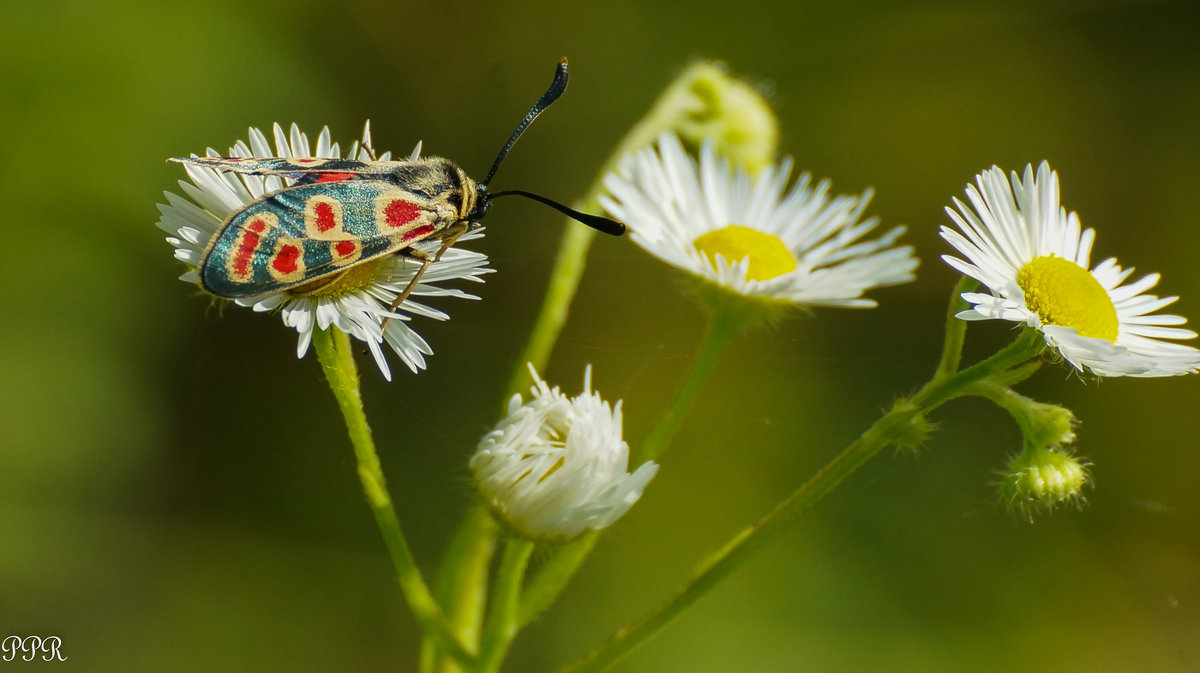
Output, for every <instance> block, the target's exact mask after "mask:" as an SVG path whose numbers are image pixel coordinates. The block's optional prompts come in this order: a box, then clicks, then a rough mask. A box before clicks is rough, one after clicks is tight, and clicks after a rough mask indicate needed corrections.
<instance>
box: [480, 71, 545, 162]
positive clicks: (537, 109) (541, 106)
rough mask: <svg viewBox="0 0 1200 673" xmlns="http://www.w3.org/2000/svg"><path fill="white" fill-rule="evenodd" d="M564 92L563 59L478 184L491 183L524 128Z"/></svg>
mask: <svg viewBox="0 0 1200 673" xmlns="http://www.w3.org/2000/svg"><path fill="white" fill-rule="evenodd" d="M566 90H567V59H566V57H563V60H561V61H559V63H558V67H557V68H555V69H554V81H553V82H551V83H550V88H549V89H546V93H544V94H542V97H541V98H539V99H538V102H536V103H534V104H533V107H531V108H529V112H527V113H525V118H524V119H522V120H521V123H520V124H517V129H516V130H515V131H513V134H512V137H510V138H509V139H508V142H507V143H506V144H505V145H504V149H502V150H500V154H499V155H497V156H496V161H495V162H494V163H493V164H492V170H490V171H488V174H487V177H486V178H484V179H483V182H482V183H480V184H483V185H486V184H488V183H489V182H491V181H492V176H493V175H495V174H496V169H497V168H500V162H501V161H504V157H505V155H507V154H508V151H509V150H511V149H512V146H513V145H516V144H517V138H520V137H521V134H522V133H524V132H525V127H527V126H529V124H530V123H532V122H533V120H534V119H537V116H538V115H540V114H542V110H545V109H546V108H548V107H550V104H551V103H553V102H554V101H556V100H558V97H559V96H561V95H563V92H564V91H566Z"/></svg>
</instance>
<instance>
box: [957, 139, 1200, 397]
mask: <svg viewBox="0 0 1200 673" xmlns="http://www.w3.org/2000/svg"><path fill="white" fill-rule="evenodd" d="M976 183H977V185H978V187H976V185H967V199H968V200H969V201H970V202H971V205H970V206H968V205H966V204H964V203H963V202H962V201H960V200H958V199H957V198H956V199H954V206H955V208H957V211H956V210H955V209H954V208H946V212H947V213H949V214H950V218H951V219H953V220H954V222H955V224H957V225H958V228H959V230H961V232H960V231H955V230H954V229H951V228H950V227H946V226H943V227H942V230H941V234H942V238H944V239H946V241H947V242H948V243H950V245H952V246H954V248H955V249H956V250H958V252H959V253H961V254H962V255H963V256H964V257H966V260H963V259H959V258H958V257H951V256H949V255H944V256H943V257H942V259H944V260H945V261H946V263H947V264H949V265H950V266H952V267H954V268H955V269H957V270H958V271H960V272H962V273H963V274H965V275H967V276H970V277H971V278H974V279H975V280H978V281H979V282H980V283H983V284H984V285H986V286H987V287H988V289H990V290H991V294H986V293H982V292H966V293H964V294H963V299H965V300H966V301H967V302H968V303H970V304H971V305H972V308H971V309H969V310H966V311H963V312H961V313H959V314H958V317H959V318H962V319H963V320H987V319H1001V320H1011V321H1014V322H1023V323H1025V324H1026V325H1028V326H1029V327H1032V328H1034V329H1037V330H1040V331H1041V333H1042V335H1043V336H1044V338H1045V340H1046V344H1047V345H1048V346H1050V347H1051V348H1053V349H1055V350H1056V351H1058V353H1059V354H1061V355H1062V357H1063V359H1064V360H1066V361H1067V362H1069V363H1071V365H1072V366H1073V367H1075V369H1077V370H1079V371H1088V372H1091V373H1093V374H1096V375H1098V376H1174V375H1179V374H1188V373H1192V372H1195V371H1196V370H1197V367H1198V366H1200V351H1198V350H1196V349H1195V348H1192V347H1190V346H1184V345H1182V344H1177V343H1172V342H1170V341H1164V339H1191V338H1193V337H1195V336H1196V333H1195V332H1193V331H1191V330H1187V329H1180V328H1177V327H1170V325H1182V324H1184V323H1185V322H1187V320H1186V319H1185V318H1183V317H1181V316H1177V315H1170V314H1164V313H1159V314H1154V311H1157V310H1159V309H1161V308H1162V307H1164V306H1167V305H1168V304H1171V303H1173V302H1174V301H1175V300H1176V299H1178V297H1164V298H1162V299H1160V298H1158V297H1156V296H1154V295H1151V294H1144V293H1145V292H1146V290H1149V289H1150V288H1152V287H1154V286H1155V285H1156V284H1157V283H1158V279H1159V275H1158V274H1157V273H1155V274H1150V275H1148V276H1144V277H1142V278H1141V279H1139V280H1138V281H1136V282H1134V283H1131V284H1128V285H1122V283H1124V282H1125V280H1126V279H1127V278H1128V277H1129V276H1130V275H1131V274H1132V273H1133V269H1132V268H1129V269H1122V268H1121V267H1120V266H1118V265H1117V260H1116V259H1114V258H1109V259H1106V260H1104V261H1103V262H1101V263H1099V264H1097V265H1096V266H1095V268H1091V269H1090V270H1089V261H1088V260H1089V258H1090V256H1091V252H1092V242H1093V241H1094V239H1095V231H1093V230H1092V229H1082V228H1081V226H1080V224H1079V217H1078V216H1077V215H1076V214H1075V213H1067V210H1066V209H1065V208H1063V207H1062V206H1060V205H1059V193H1058V174H1057V173H1055V172H1054V171H1052V170H1051V169H1050V165H1049V164H1048V163H1046V162H1044V161H1043V162H1042V164H1041V165H1040V166H1038V171H1037V177H1036V178H1035V177H1034V174H1033V167H1032V166H1026V167H1025V177H1024V178H1023V179H1022V178H1019V177H1018V176H1017V174H1016V173H1015V172H1014V173H1013V174H1012V185H1011V187H1010V185H1009V181H1008V179H1007V178H1006V177H1005V175H1004V171H1002V170H1000V169H999V168H997V167H995V166H993V167H992V168H991V169H989V170H986V171H984V172H983V173H980V174H979V175H978V176H977V177H976Z"/></svg>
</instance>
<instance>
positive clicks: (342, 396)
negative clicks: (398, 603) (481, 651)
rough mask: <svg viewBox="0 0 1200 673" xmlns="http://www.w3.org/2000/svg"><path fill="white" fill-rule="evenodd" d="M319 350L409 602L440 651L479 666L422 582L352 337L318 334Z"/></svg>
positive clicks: (331, 331)
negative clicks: (371, 420)
mask: <svg viewBox="0 0 1200 673" xmlns="http://www.w3.org/2000/svg"><path fill="white" fill-rule="evenodd" d="M313 346H314V347H315V349H316V351H317V357H318V359H319V360H320V361H321V369H322V370H324V372H325V379H326V381H328V383H329V389H330V390H331V391H333V396H334V398H336V399H337V403H338V408H339V409H341V412H342V417H343V418H344V419H345V421H346V431H347V433H348V434H349V436H350V443H351V444H352V445H353V446H354V457H355V459H356V461H357V463H358V478H359V481H360V482H361V483H362V489H363V494H364V495H366V497H367V504H368V505H369V506H370V507H371V511H372V512H373V513H374V514H375V523H376V524H377V525H378V526H379V532H380V533H381V534H382V535H383V541H384V544H386V545H387V549H388V553H389V554H390V555H391V557H392V564H393V565H394V566H395V568H396V576H397V578H398V579H399V581H400V589H401V590H402V592H403V594H404V599H405V601H407V603H408V607H409V609H410V610H412V613H413V617H414V618H415V619H416V621H417V623H418V624H419V625H420V626H421V628H422V629H423V630H424V632H425V634H426V636H427V637H429V638H430V639H431V640H433V642H434V643H435V644H436V645H437V647H438V649H439V650H440V651H442V652H445V653H446V654H448V655H449V656H451V657H453V658H454V659H455V660H456V661H457V662H459V663H460V664H462V665H464V666H466V667H470V666H473V665H474V659H473V657H472V656H471V655H470V654H469V653H468V652H467V651H466V650H465V649H464V648H463V647H462V645H461V644H460V643H459V642H458V641H457V640H456V639H455V638H454V636H453V635H451V631H450V627H449V624H448V623H447V620H446V617H445V615H444V614H442V611H441V608H439V607H438V604H437V602H436V601H434V599H433V595H432V594H430V592H429V588H428V587H427V586H426V585H425V581H424V580H423V579H422V578H421V571H420V569H418V568H417V564H416V561H415V560H414V559H413V556H412V551H411V550H410V549H409V548H408V541H407V540H406V539H405V537H404V531H403V530H402V529H401V528H400V520H399V519H398V518H397V517H396V510H395V508H394V507H393V506H392V499H391V496H389V495H388V491H387V482H386V481H385V480H384V477H383V469H382V468H381V467H380V464H379V454H378V453H377V452H376V450H375V441H374V439H372V437H371V428H370V426H368V425H367V416H366V413H365V412H364V411H363V406H362V396H361V394H360V393H359V385H358V368H357V367H356V366H355V364H354V357H353V354H352V352H351V349H350V340H349V337H347V336H346V334H345V332H342V331H341V330H338V329H328V330H317V331H315V332H314V334H313Z"/></svg>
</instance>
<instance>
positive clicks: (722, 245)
mask: <svg viewBox="0 0 1200 673" xmlns="http://www.w3.org/2000/svg"><path fill="white" fill-rule="evenodd" d="M692 245H695V246H696V249H697V250H699V251H700V252H701V253H703V254H704V255H705V256H706V257H708V259H709V261H711V262H712V263H713V264H714V265H715V264H716V263H717V255H720V256H722V257H724V258H725V261H727V262H729V263H730V264H733V263H734V262H738V261H741V260H743V259H746V258H747V257H748V258H750V262H749V265H748V266H747V268H746V280H770V279H772V278H776V277H778V276H782V275H783V274H785V273H788V272H789V271H795V270H796V267H797V266H798V265H797V264H796V258H795V257H793V256H792V252H791V251H790V250H788V249H787V246H786V245H784V244H783V241H781V240H779V237H778V236H774V235H772V234H767V233H764V232H761V231H759V230H757V229H751V228H750V227H743V226H742V225H740V224H731V225H729V226H727V227H723V228H721V229H714V230H713V231H710V232H707V233H704V234H701V235H699V236H697V237H696V240H695V241H693V243H692Z"/></svg>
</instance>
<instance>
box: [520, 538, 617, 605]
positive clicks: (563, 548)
mask: <svg viewBox="0 0 1200 673" xmlns="http://www.w3.org/2000/svg"><path fill="white" fill-rule="evenodd" d="M599 539H600V533H599V532H598V531H594V530H589V531H587V532H585V533H583V534H582V535H580V536H579V537H577V538H575V539H574V540H571V541H570V542H564V543H563V544H562V545H560V546H559V547H558V548H556V549H555V550H554V552H553V553H552V554H551V555H550V557H549V558H548V559H546V561H545V562H544V563H542V566H541V567H540V568H539V569H538V572H537V574H536V575H534V577H533V579H532V580H530V582H529V585H528V586H527V587H525V593H524V594H522V596H521V608H520V611H519V612H518V614H517V623H518V624H519V625H520V628H525V627H526V626H528V625H529V623H530V622H532V621H533V620H534V619H536V618H537V616H538V615H540V614H542V613H543V612H545V610H546V608H549V607H550V605H551V604H553V603H554V601H555V600H557V599H558V596H559V594H561V593H562V591H563V589H565V588H566V586H567V583H568V582H570V581H571V578H572V577H574V576H575V573H576V571H578V570H579V566H581V565H583V562H584V561H585V560H587V557H588V555H589V554H591V553H592V548H593V547H595V546H596V541H597V540H599Z"/></svg>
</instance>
